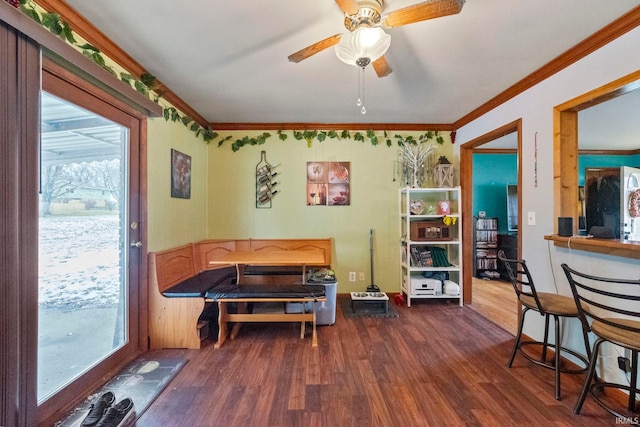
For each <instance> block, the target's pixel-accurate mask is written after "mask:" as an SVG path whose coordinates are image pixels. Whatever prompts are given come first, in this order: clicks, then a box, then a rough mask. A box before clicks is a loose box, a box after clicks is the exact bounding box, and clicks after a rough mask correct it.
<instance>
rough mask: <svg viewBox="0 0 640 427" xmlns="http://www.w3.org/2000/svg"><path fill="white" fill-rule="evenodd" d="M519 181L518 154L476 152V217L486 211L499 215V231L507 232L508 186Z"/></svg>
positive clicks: (474, 208)
mask: <svg viewBox="0 0 640 427" xmlns="http://www.w3.org/2000/svg"><path fill="white" fill-rule="evenodd" d="M516 184H518V156H517V154H516V153H500V154H488V153H476V154H474V155H473V216H478V212H479V211H485V212H486V213H487V217H494V218H498V232H499V233H506V232H507V185H516Z"/></svg>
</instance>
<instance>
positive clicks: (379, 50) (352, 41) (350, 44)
mask: <svg viewBox="0 0 640 427" xmlns="http://www.w3.org/2000/svg"><path fill="white" fill-rule="evenodd" d="M390 45H391V36H390V35H389V34H387V33H385V32H384V30H383V29H382V28H380V27H375V28H371V27H364V26H363V27H359V28H357V29H356V30H355V31H354V32H352V33H350V34H345V35H344V36H343V37H342V39H341V40H340V43H338V44H337V45H336V56H337V57H338V59H340V60H341V61H342V62H344V63H345V64H349V65H354V66H356V67H360V68H363V67H366V66H367V65H369V64H370V63H371V62H373V61H375V60H376V59H378V58H380V57H381V56H382V55H384V54H385V53H386V52H387V50H388V49H389V46H390ZM362 64H363V65H362Z"/></svg>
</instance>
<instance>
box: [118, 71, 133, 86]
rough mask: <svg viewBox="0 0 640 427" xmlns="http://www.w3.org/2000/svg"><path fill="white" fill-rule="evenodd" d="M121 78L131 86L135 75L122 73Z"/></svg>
mask: <svg viewBox="0 0 640 427" xmlns="http://www.w3.org/2000/svg"><path fill="white" fill-rule="evenodd" d="M120 80H122V81H123V82H125V83H126V84H128V85H129V86H131V80H133V76H132V75H131V74H128V73H120Z"/></svg>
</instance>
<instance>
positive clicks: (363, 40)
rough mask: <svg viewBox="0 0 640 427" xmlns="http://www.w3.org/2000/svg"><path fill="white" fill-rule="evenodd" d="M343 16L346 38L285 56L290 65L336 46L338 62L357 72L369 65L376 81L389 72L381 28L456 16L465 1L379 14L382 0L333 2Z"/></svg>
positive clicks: (435, 1)
mask: <svg viewBox="0 0 640 427" xmlns="http://www.w3.org/2000/svg"><path fill="white" fill-rule="evenodd" d="M335 1H336V3H337V4H338V6H339V7H340V9H341V10H342V11H343V12H344V26H345V28H346V29H347V30H348V31H349V33H348V34H347V37H344V35H343V34H335V35H333V36H331V37H327V38H326V39H324V40H320V41H319V42H317V43H314V44H312V45H310V46H307V47H305V48H304V49H302V50H299V51H298V52H296V53H294V54H291V55H289V61H290V62H296V63H297V62H300V61H302V60H304V59H307V58H309V57H311V56H313V55H315V54H316V53H318V52H321V51H323V50H325V49H328V48H330V47H331V46H335V45H338V46H336V55H337V56H338V58H340V60H342V61H343V62H346V63H347V64H350V65H355V66H358V67H361V68H364V67H366V66H367V65H369V64H370V63H371V64H372V66H373V68H374V70H375V72H376V74H377V75H378V77H385V76H387V75H389V74H391V72H392V71H393V69H392V68H391V65H390V64H389V61H388V60H387V58H386V56H385V53H386V51H387V49H388V48H389V45H390V43H391V37H390V36H389V35H388V34H385V33H384V31H383V30H382V28H394V27H400V26H403V25H408V24H413V23H414V22H420V21H425V20H427V19H434V18H440V17H442V16H448V15H455V14H457V13H460V11H461V10H462V6H463V5H464V3H465V0H428V1H424V2H422V3H417V4H414V5H412V6H407V7H405V8H402V9H398V10H395V11H393V12H389V13H386V14H384V15H383V14H382V9H383V0H335Z"/></svg>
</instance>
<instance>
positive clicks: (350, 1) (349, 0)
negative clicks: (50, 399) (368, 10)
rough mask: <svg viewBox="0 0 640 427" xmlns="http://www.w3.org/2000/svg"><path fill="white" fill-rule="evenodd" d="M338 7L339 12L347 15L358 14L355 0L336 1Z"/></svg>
mask: <svg viewBox="0 0 640 427" xmlns="http://www.w3.org/2000/svg"><path fill="white" fill-rule="evenodd" d="M336 3H338V6H340V10H342V11H343V12H344V13H346V14H347V15H355V14H357V13H358V9H360V6H358V2H357V1H356V0H336Z"/></svg>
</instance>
